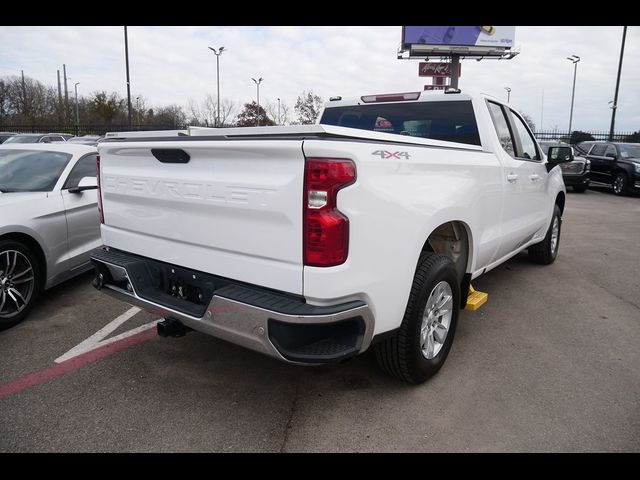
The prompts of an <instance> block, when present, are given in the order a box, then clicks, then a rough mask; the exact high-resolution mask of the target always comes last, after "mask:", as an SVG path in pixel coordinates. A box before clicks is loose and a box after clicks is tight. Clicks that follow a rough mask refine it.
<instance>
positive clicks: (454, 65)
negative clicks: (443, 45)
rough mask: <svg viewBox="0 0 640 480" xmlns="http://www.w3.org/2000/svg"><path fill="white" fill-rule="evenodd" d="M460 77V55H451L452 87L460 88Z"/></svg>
mask: <svg viewBox="0 0 640 480" xmlns="http://www.w3.org/2000/svg"><path fill="white" fill-rule="evenodd" d="M459 77H460V55H451V88H458V78H459Z"/></svg>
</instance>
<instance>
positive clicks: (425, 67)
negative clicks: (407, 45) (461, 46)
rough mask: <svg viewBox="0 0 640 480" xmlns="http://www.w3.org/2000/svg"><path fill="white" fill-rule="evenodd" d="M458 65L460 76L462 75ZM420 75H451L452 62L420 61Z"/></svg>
mask: <svg viewBox="0 0 640 480" xmlns="http://www.w3.org/2000/svg"><path fill="white" fill-rule="evenodd" d="M459 70H460V65H458V76H460V71H459ZM418 76H419V77H450V76H451V63H447V62H420V64H419V65H418Z"/></svg>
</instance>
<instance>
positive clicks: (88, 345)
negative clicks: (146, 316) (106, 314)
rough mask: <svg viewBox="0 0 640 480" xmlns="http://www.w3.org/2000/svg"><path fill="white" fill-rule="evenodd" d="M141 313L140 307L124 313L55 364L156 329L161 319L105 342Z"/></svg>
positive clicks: (59, 358)
mask: <svg viewBox="0 0 640 480" xmlns="http://www.w3.org/2000/svg"><path fill="white" fill-rule="evenodd" d="M139 311H140V309H139V308H138V307H131V308H130V309H129V310H127V311H126V312H124V313H123V314H122V315H120V316H119V317H118V318H116V319H115V320H112V321H111V322H109V323H108V324H107V325H105V326H104V327H102V328H101V329H100V330H98V331H97V332H96V333H94V334H93V335H91V336H90V337H89V338H87V339H86V340H84V341H83V342H82V343H80V344H78V345H76V346H75V347H73V348H72V349H71V350H69V351H68V352H66V353H65V354H64V355H61V356H60V357H58V358H56V359H55V360H54V362H56V363H61V362H64V361H65V360H69V359H70V358H73V357H77V356H78V355H81V354H83V353H86V352H88V351H90V350H94V349H96V348H98V347H102V346H103V345H109V344H110V343H113V342H117V341H118V340H122V339H123V338H127V337H130V336H132V335H135V334H137V333H139V332H143V331H144V330H148V329H150V328H154V327H155V325H156V323H158V322H159V321H160V319H158V320H154V321H152V322H149V323H145V324H144V325H141V326H139V327H137V328H134V329H132V330H129V331H127V332H124V333H121V334H119V335H116V336H115V337H112V338H108V339H107V340H103V339H104V338H105V337H106V336H108V335H109V334H110V333H111V332H113V331H115V330H116V329H117V328H118V327H119V326H120V325H122V324H123V323H124V322H126V321H127V320H129V319H130V318H131V317H133V316H134V315H135V314H136V313H138V312H139Z"/></svg>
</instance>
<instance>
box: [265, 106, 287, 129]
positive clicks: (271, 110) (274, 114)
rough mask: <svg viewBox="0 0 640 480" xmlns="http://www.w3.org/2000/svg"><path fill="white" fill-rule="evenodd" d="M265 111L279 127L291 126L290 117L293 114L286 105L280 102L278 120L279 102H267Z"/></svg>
mask: <svg viewBox="0 0 640 480" xmlns="http://www.w3.org/2000/svg"><path fill="white" fill-rule="evenodd" d="M264 109H265V110H266V111H267V114H268V115H269V117H271V118H273V120H274V121H275V122H276V124H277V125H278V124H279V125H288V124H289V121H290V119H289V115H290V114H291V108H289V106H288V105H287V104H286V103H284V102H282V101H281V102H280V112H279V113H280V116H279V118H278V102H277V101H276V102H272V101H270V100H267V102H266V104H265V107H264Z"/></svg>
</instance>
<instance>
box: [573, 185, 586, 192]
mask: <svg viewBox="0 0 640 480" xmlns="http://www.w3.org/2000/svg"><path fill="white" fill-rule="evenodd" d="M573 191H574V192H576V193H584V192H586V191H587V187H582V186H580V187H573Z"/></svg>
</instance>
